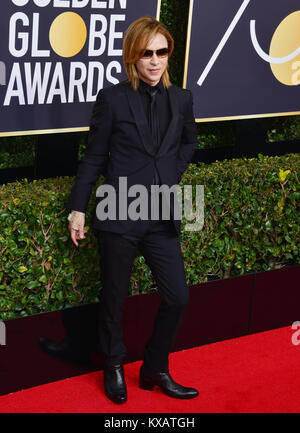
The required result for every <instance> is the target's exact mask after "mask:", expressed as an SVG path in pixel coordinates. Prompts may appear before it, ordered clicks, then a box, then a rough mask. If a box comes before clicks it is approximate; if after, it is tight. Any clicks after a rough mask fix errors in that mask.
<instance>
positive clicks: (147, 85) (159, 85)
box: [139, 78, 165, 93]
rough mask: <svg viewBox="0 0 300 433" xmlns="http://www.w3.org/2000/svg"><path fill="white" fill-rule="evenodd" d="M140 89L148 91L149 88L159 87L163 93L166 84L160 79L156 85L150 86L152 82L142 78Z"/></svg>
mask: <svg viewBox="0 0 300 433" xmlns="http://www.w3.org/2000/svg"><path fill="white" fill-rule="evenodd" d="M139 89H140V90H141V91H142V92H143V93H144V92H146V91H147V89H152V90H154V89H157V90H158V91H159V92H160V93H163V91H164V89H165V88H164V85H163V83H162V80H161V79H160V81H159V82H158V83H157V84H156V86H150V84H148V83H146V82H145V81H143V80H142V79H141V78H140V85H139Z"/></svg>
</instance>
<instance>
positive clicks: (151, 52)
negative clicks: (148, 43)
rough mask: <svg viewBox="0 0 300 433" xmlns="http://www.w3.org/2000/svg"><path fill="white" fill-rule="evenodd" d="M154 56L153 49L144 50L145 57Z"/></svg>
mask: <svg viewBox="0 0 300 433" xmlns="http://www.w3.org/2000/svg"><path fill="white" fill-rule="evenodd" d="M152 56H153V51H151V50H146V51H145V52H144V54H143V55H142V58H143V59H150V58H151V57H152Z"/></svg>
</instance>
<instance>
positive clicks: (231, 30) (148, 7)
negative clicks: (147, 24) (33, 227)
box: [0, 0, 300, 136]
mask: <svg viewBox="0 0 300 433" xmlns="http://www.w3.org/2000/svg"><path fill="white" fill-rule="evenodd" d="M3 3H4V4H3V5H2V8H1V15H0V26H1V39H0V107H1V116H0V136H7V135H22V134H41V133H55V132H72V131H82V130H88V125H89V119H90V116H91V111H92V107H93V103H94V101H95V99H96V95H97V93H98V91H99V89H101V88H103V87H107V86H110V85H113V84H116V83H118V82H119V81H121V80H123V79H124V78H126V75H125V71H124V67H123V62H122V40H123V36H124V32H125V31H126V29H127V28H128V26H129V24H130V23H131V22H132V21H134V20H135V19H137V18H139V17H141V16H144V15H152V16H155V17H157V18H159V10H160V0H147V1H141V0H106V1H100V0H5V2H3ZM299 29H300V10H299V0H276V1H274V0H226V1H225V0H191V1H190V15H189V24H188V29H187V45H186V59H185V74H184V83H183V87H186V88H188V89H190V90H192V92H193V96H194V113H195V117H196V120H198V121H211V120H224V119H241V118H251V117H264V116H280V115H288V114H289V115H291V114H300V107H299V96H300V87H299V84H300V31H299ZM175 49H176V47H175Z"/></svg>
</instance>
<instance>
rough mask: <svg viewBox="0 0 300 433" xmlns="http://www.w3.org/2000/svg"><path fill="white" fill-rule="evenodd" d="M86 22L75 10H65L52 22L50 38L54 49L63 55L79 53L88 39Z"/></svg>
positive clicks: (69, 55)
mask: <svg viewBox="0 0 300 433" xmlns="http://www.w3.org/2000/svg"><path fill="white" fill-rule="evenodd" d="M86 37H87V29H86V25H85V22H84V21H83V19H82V18H81V16H80V15H78V14H76V13H75V12H63V13H62V14H60V15H58V16H57V17H56V18H55V20H54V21H53V22H52V24H51V27H50V32H49V40H50V44H51V47H52V49H53V51H54V52H55V53H56V54H58V55H59V56H61V57H73V56H75V55H76V54H78V53H79V52H80V51H81V50H82V48H83V46H84V44H85V41H86Z"/></svg>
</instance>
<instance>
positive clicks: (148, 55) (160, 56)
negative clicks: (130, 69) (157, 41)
mask: <svg viewBox="0 0 300 433" xmlns="http://www.w3.org/2000/svg"><path fill="white" fill-rule="evenodd" d="M160 52H161V53H162V52H163V54H161V53H160ZM169 52H170V50H169V48H160V49H158V50H145V52H144V54H142V55H141V59H151V58H152V57H153V54H154V53H155V54H156V56H157V57H158V58H159V59H162V58H164V57H167V56H168V54H169ZM147 53H148V54H147Z"/></svg>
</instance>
